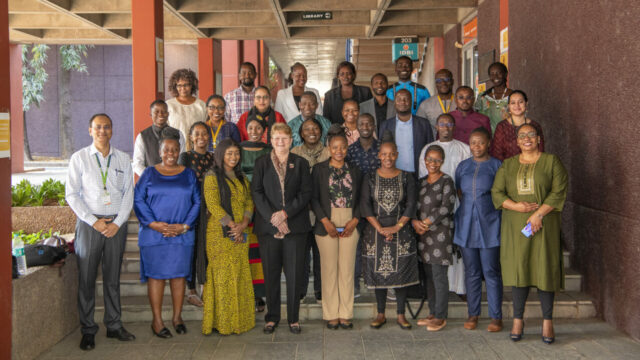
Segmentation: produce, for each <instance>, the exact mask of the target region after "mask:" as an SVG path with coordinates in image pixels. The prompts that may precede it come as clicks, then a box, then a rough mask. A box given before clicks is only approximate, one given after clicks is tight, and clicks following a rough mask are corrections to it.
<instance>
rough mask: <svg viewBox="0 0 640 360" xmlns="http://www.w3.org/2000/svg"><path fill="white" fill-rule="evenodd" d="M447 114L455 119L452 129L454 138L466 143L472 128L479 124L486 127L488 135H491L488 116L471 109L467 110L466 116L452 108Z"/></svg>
mask: <svg viewBox="0 0 640 360" xmlns="http://www.w3.org/2000/svg"><path fill="white" fill-rule="evenodd" d="M449 114H451V116H453V118H454V119H456V128H455V130H454V131H453V138H454V139H456V140H459V141H462V142H463V143H465V144H467V145H468V144H469V135H471V132H472V131H473V130H475V129H477V128H479V127H480V126H482V127H484V128H485V129H487V131H489V135H491V121H490V120H489V117H487V116H485V115H482V114H480V113H478V112H475V111H473V109H471V110H469V113H468V114H467V116H466V117H462V113H461V112H460V110H454V111H452V112H450V113H449Z"/></svg>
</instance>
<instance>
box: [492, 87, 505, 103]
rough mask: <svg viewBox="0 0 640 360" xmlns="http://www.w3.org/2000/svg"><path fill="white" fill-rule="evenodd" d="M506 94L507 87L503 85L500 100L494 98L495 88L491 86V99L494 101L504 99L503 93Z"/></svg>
mask: <svg viewBox="0 0 640 360" xmlns="http://www.w3.org/2000/svg"><path fill="white" fill-rule="evenodd" d="M506 94H507V87H506V86H505V87H504V91H503V92H502V97H501V98H500V100H498V99H497V98H496V88H491V97H492V98H493V100H495V101H496V102H498V101H500V102H502V101H503V100H505V97H504V96H505V95H506Z"/></svg>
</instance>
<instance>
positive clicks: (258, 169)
mask: <svg viewBox="0 0 640 360" xmlns="http://www.w3.org/2000/svg"><path fill="white" fill-rule="evenodd" d="M311 183H312V182H311V174H310V172H309V163H308V162H307V160H305V159H304V158H303V157H301V156H298V155H296V154H292V153H289V158H288V160H287V173H286V175H285V178H284V190H285V191H284V202H285V204H284V207H283V206H282V191H281V190H280V180H279V178H278V173H276V169H275V167H274V166H273V162H272V161H271V153H268V154H265V155H263V156H261V157H260V158H258V160H256V163H255V167H254V169H253V179H252V181H251V195H252V196H253V203H254V204H255V206H256V216H255V218H254V222H253V225H254V228H253V232H254V234H256V235H275V234H276V233H277V232H278V229H277V228H276V227H275V226H273V225H271V215H272V214H273V213H274V212H276V211H280V210H283V209H284V211H285V212H286V213H287V225H289V230H291V233H292V234H299V233H305V232H309V231H311V222H310V221H309V212H308V210H309V201H310V200H311V192H312V190H313V188H312V186H311Z"/></svg>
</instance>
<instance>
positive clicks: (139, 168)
mask: <svg viewBox="0 0 640 360" xmlns="http://www.w3.org/2000/svg"><path fill="white" fill-rule="evenodd" d="M178 133H179V134H180V153H183V152H184V148H185V139H184V135H182V131H178ZM144 154H145V147H144V141H142V137H141V136H140V134H138V136H136V141H135V143H134V144H133V164H132V165H133V172H135V173H136V175H138V176H142V172H143V171H144V169H146V168H147V167H146V166H144ZM153 165H155V164H153Z"/></svg>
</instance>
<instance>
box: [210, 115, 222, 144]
mask: <svg viewBox="0 0 640 360" xmlns="http://www.w3.org/2000/svg"><path fill="white" fill-rule="evenodd" d="M222 125H224V120H222V121H221V122H220V125H218V128H217V129H216V132H215V134H214V133H213V129H211V143H212V144H213V148H214V149H215V148H216V146H217V145H218V143H217V141H216V140H217V139H218V134H219V133H220V129H222Z"/></svg>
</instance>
